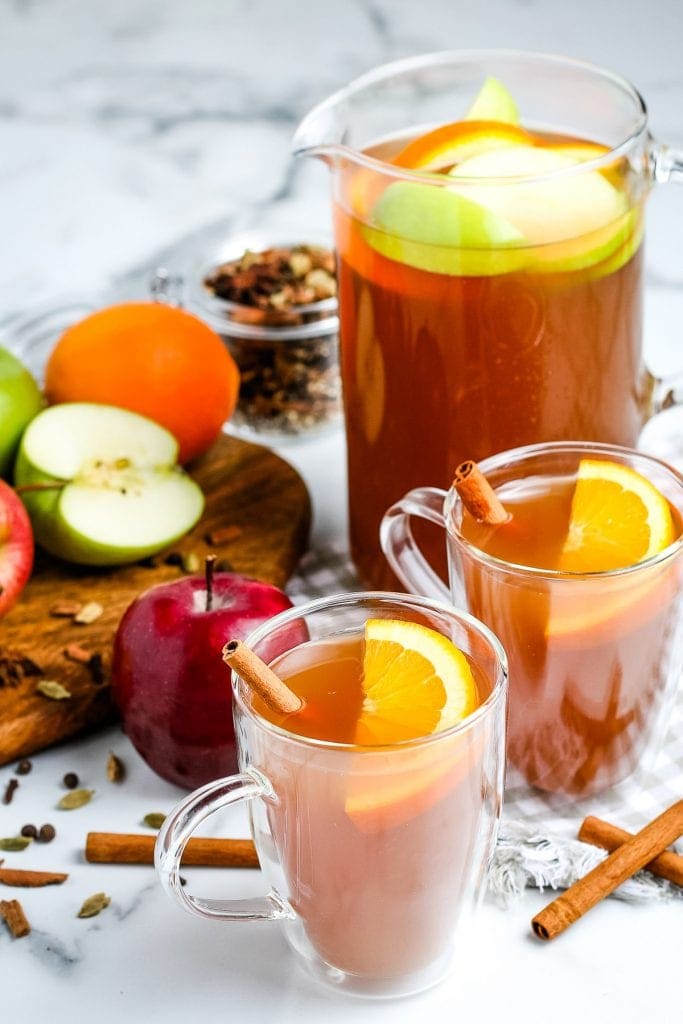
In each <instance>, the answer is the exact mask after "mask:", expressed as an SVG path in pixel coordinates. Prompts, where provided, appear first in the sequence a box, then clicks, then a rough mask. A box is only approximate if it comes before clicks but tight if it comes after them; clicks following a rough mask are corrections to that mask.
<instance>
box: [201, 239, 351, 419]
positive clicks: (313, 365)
mask: <svg viewBox="0 0 683 1024" xmlns="http://www.w3.org/2000/svg"><path fill="white" fill-rule="evenodd" d="M204 286H205V288H206V289H207V290H208V291H209V292H210V293H211V294H212V295H213V296H214V297H215V298H216V299H219V300H222V301H224V302H225V304H226V305H225V310H224V313H225V322H224V324H223V326H222V327H221V328H220V329H221V333H222V335H223V337H224V339H225V341H226V343H227V344H228V346H229V348H230V351H231V354H232V355H233V357H234V359H235V361H236V362H237V364H238V366H239V368H240V374H241V385H240V395H239V401H238V406H237V410H236V413H235V415H234V416H233V423H234V424H235V425H236V426H237V427H238V428H239V427H240V426H241V427H244V428H247V429H248V430H250V431H254V432H256V433H273V434H283V435H296V434H300V433H303V432H304V431H308V430H312V429H315V428H318V427H321V426H323V425H325V424H327V423H329V422H331V421H333V420H335V419H337V418H338V416H339V412H340V380H339V365H338V345H339V341H338V324H337V319H336V295H337V281H336V276H335V259H334V254H333V253H332V252H331V251H330V250H329V249H324V248H321V247H319V246H313V245H293V246H279V247H274V248H270V249H265V250H262V251H260V252H252V251H250V250H247V251H245V252H244V253H243V254H242V255H241V256H240V257H239V259H235V260H231V261H229V262H226V263H222V264H220V265H219V266H217V267H215V268H214V269H213V270H212V271H211V272H210V273H209V274H208V275H207V276H206V277H205V278H204ZM316 324H317V325H318V326H317V327H316V326H315V325H316Z"/></svg>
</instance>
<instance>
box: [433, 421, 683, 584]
mask: <svg viewBox="0 0 683 1024" xmlns="http://www.w3.org/2000/svg"><path fill="white" fill-rule="evenodd" d="M560 452H566V453H570V452H575V453H576V454H579V455H580V454H588V455H590V454H597V455H618V456H621V457H622V458H623V457H625V456H627V457H628V458H629V459H630V458H634V459H640V460H642V461H643V462H646V463H649V464H655V465H656V466H658V467H659V468H660V469H661V470H663V471H664V472H665V473H666V474H667V475H668V476H669V477H670V479H671V480H672V481H673V482H674V483H675V484H676V485H677V486H678V487H679V489H680V491H681V500H682V502H683V474H681V473H679V471H678V470H677V469H676V468H675V467H674V466H672V465H670V464H669V463H668V462H665V461H664V460H663V459H660V458H658V457H657V456H656V455H652V454H650V453H649V452H641V451H638V450H637V449H636V448H626V447H623V446H621V445H616V444H605V443H601V442H598V441H547V442H540V443H539V444H529V445H523V446H521V447H519V448H509V449H507V451H504V452H498V453H497V454H496V455H490V456H489V457H488V458H487V459H483V460H482V461H481V462H480V463H479V464H478V465H479V468H480V470H481V471H482V473H483V474H484V476H486V475H487V474H488V473H490V472H491V471H493V470H495V469H499V468H501V466H507V465H509V466H514V465H518V464H519V463H521V462H523V461H524V460H525V459H528V458H534V457H536V456H542V455H552V454H553V453H560ZM458 507H462V501H461V499H460V496H459V495H458V492H457V491H456V490H455V488H454V487H450V488H449V490H448V491H447V492H446V496H445V498H444V503H443V515H444V520H445V525H446V532H447V534H448V536H449V537H452V538H453V539H454V540H455V541H456V543H457V544H458V545H459V546H460V547H461V548H464V549H465V550H466V551H467V552H468V554H469V555H470V556H471V557H472V558H474V559H476V561H478V562H479V563H481V564H482V565H486V566H488V567H489V568H491V569H496V570H498V571H500V572H506V573H508V574H510V575H515V576H526V577H529V578H534V579H547V580H599V579H613V578H617V577H620V576H629V575H634V574H636V573H638V572H640V571H642V570H647V569H653V568H655V567H656V566H658V565H659V564H660V563H664V562H666V561H668V560H669V559H673V558H675V557H676V556H678V555H679V554H680V553H681V551H683V533H680V534H679V535H678V537H676V539H675V540H674V541H672V543H671V544H669V545H667V547H665V548H663V549H662V551H659V552H657V554H655V555H651V556H650V558H646V559H643V561H642V562H635V563H634V564H633V565H626V566H623V567H622V568H620V569H600V570H597V571H595V572H570V571H568V570H566V569H543V568H539V567H538V566H533V565H522V564H519V563H517V562H508V561H506V560H505V559H503V558H497V557H496V556H495V555H490V554H488V552H486V551H483V550H482V548H480V547H477V545H476V544H473V543H472V542H471V541H469V540H468V539H467V538H466V537H464V536H463V534H462V533H461V532H460V530H459V528H458V527H457V526H456V525H455V523H454V522H453V520H454V514H453V513H454V511H455V509H456V508H458Z"/></svg>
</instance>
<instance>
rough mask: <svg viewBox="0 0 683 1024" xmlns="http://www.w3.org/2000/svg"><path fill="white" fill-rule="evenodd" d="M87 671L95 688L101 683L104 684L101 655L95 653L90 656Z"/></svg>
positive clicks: (104, 676)
mask: <svg viewBox="0 0 683 1024" xmlns="http://www.w3.org/2000/svg"><path fill="white" fill-rule="evenodd" d="M88 671H89V672H90V677H91V679H92V681H93V683H94V684H95V686H101V685H102V683H104V682H105V680H106V675H105V672H104V662H103V660H102V655H101V654H99V653H97V652H96V653H95V654H92V655H91V656H90V661H89V662H88Z"/></svg>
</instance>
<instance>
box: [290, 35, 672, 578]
mask: <svg viewBox="0 0 683 1024" xmlns="http://www.w3.org/2000/svg"><path fill="white" fill-rule="evenodd" d="M490 76H491V77H493V78H494V79H495V80H497V82H500V83H503V85H504V87H505V89H506V90H507V91H508V93H509V95H510V97H512V98H514V101H515V102H516V104H517V106H518V108H519V111H520V114H521V122H519V121H517V118H516V116H515V113H514V103H513V104H510V103H509V102H507V105H506V102H504V103H503V107H504V108H505V109H502V108H501V110H500V111H499V110H497V109H496V104H497V102H499V100H498V101H497V100H496V99H494V100H493V104H492V103H491V102H490V98H489V100H487V101H486V102H485V103H484V104H483V105H482V103H481V102H480V103H479V104H478V105H477V106H476V107H475V109H474V110H472V113H471V115H470V117H469V118H467V119H466V120H462V119H463V118H466V114H467V111H468V108H471V105H472V102H473V100H474V98H475V96H477V94H478V93H479V90H480V89H481V86H482V83H484V82H485V81H486V80H487V79H488V78H489V77H490ZM493 92H494V93H496V92H498V94H499V95H500V90H499V89H498V87H497V84H495V85H494V87H493ZM493 121H495V122H496V123H492V122H493ZM453 122H458V123H457V124H453ZM501 122H503V123H501ZM444 125H445V126H446V127H445V128H442V130H441V132H438V131H435V129H436V128H438V127H439V126H444ZM429 132H432V133H433V134H431V135H429V136H428V137H427V138H425V136H426V134H427V133H429ZM294 148H295V151H296V153H297V154H298V155H301V154H306V155H309V156H317V157H320V158H321V159H323V160H324V161H325V162H326V163H327V164H328V166H329V167H330V169H331V170H332V172H333V174H332V202H333V207H334V223H335V237H336V246H337V251H338V261H339V288H340V315H341V338H342V379H343V390H344V403H345V416H346V429H347V443H348V470H349V508H350V533H351V551H352V555H353V558H354V561H355V563H356V566H357V568H358V570H359V572H360V574H361V576H362V578H363V579H364V580H365V582H366V583H371V584H372V585H374V586H377V587H385V588H387V587H391V586H393V585H394V584H395V579H394V577H393V576H392V573H391V571H390V569H389V567H388V565H387V563H386V561H385V560H384V557H383V555H382V553H381V551H380V547H379V525H380V521H381V519H382V515H383V514H384V511H385V510H386V509H387V508H388V507H389V506H390V505H392V504H393V503H394V502H396V501H397V500H398V499H399V498H400V497H401V496H402V495H403V494H405V493H406V492H407V491H409V490H411V489H413V488H415V487H417V486H420V485H424V484H430V485H436V486H441V487H448V485H449V484H450V482H451V476H452V472H453V469H454V467H455V466H456V465H457V464H458V463H459V462H460V461H461V460H463V459H465V458H474V459H477V460H480V459H483V458H486V457H488V456H490V455H491V454H494V453H496V452H499V451H503V450H504V449H507V448H512V447H517V446H520V445H526V444H531V443H535V442H540V441H556V440H567V439H568V440H587V441H602V442H609V443H613V444H621V445H627V446H633V445H634V444H635V442H636V441H637V438H638V435H639V433H640V431H641V429H642V427H643V424H644V423H645V421H646V420H647V419H648V418H649V417H650V416H651V415H652V414H653V413H654V412H656V411H658V410H659V409H662V408H665V407H666V406H667V405H669V404H671V403H672V401H673V400H674V396H675V397H678V390H677V389H678V388H679V385H678V384H677V385H676V388H674V386H673V385H672V384H671V383H670V382H669V384H665V383H664V382H658V381H655V380H654V378H653V377H652V376H651V375H650V374H649V373H648V371H647V370H646V368H645V366H644V363H643V359H642V293H643V246H642V238H643V214H644V204H645V200H646V198H647V196H648V193H649V192H650V189H651V188H652V186H653V184H654V183H655V182H658V181H659V182H663V181H668V180H675V179H679V180H682V179H683V160H682V159H681V157H680V155H677V154H675V153H673V152H672V151H671V150H669V149H667V148H666V147H663V146H658V145H655V144H654V143H653V141H652V139H651V137H650V135H649V133H648V129H647V112H646V108H645V105H644V103H643V100H642V98H641V97H640V95H639V94H638V92H637V91H636V89H635V88H634V87H633V86H631V85H630V84H629V83H628V82H626V81H625V80H624V79H622V78H620V77H619V76H617V75H615V74H612V73H611V72H609V71H604V70H601V69H600V68H597V67H594V66H592V65H589V64H585V63H582V62H579V61H574V60H569V59H566V58H562V57H554V56H545V55H542V54H531V53H515V52H507V51H488V52H481V51H471V52H467V51H462V52H450V53H437V54H431V55H427V56H421V57H415V58H411V59H408V60H402V61H398V62H396V63H393V64H389V65H386V66H384V67H381V68H378V69H377V70H375V71H372V72H370V73H369V74H367V75H364V76H363V77H362V78H359V79H357V80H356V81H355V82H353V83H352V84H351V85H349V86H348V87H347V88H345V89H342V90H341V91H340V92H338V93H336V94H335V95H333V96H331V97H330V98H329V99H327V100H326V101H325V102H323V103H321V104H320V105H319V106H318V107H316V108H315V109H314V110H313V111H312V112H311V113H310V114H309V115H308V116H307V117H306V118H305V120H304V121H303V122H302V124H301V125H300V127H299V129H298V131H297V134H296V137H295V141H294ZM439 160H440V161H441V165H440V164H439ZM421 539H422V544H423V547H424V548H425V549H426V551H427V553H428V555H429V558H430V561H431V562H432V564H433V565H434V566H436V567H437V568H439V567H442V561H443V551H442V548H443V544H442V541H441V538H440V537H438V536H436V535H434V536H431V535H424V536H423V537H422V538H421Z"/></svg>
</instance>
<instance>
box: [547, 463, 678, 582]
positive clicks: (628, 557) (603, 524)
mask: <svg viewBox="0 0 683 1024" xmlns="http://www.w3.org/2000/svg"><path fill="white" fill-rule="evenodd" d="M675 535H676V531H675V529H674V522H673V517H672V514H671V508H670V506H669V503H668V501H667V500H666V498H665V497H664V495H663V494H661V492H660V491H658V490H657V488H656V487H655V486H654V484H651V483H650V481H649V480H646V479H645V477H644V476H641V474H640V473H637V472H636V471H635V470H633V469H630V468H629V467H628V466H623V465H621V464H620V463H617V462H609V461H607V460H601V459H582V460H581V462H580V464H579V471H578V475H577V482H576V488H575V490H574V496H573V498H572V506H571V512H570V519H569V530H568V532H567V538H566V540H565V543H564V547H563V549H562V555H561V557H560V564H559V568H560V569H561V570H562V571H564V572H603V571H607V570H609V569H622V568H626V567H627V566H630V565H636V564H637V563H638V562H642V561H644V559H646V558H651V557H652V556H653V555H656V554H658V553H659V552H660V551H663V550H664V548H666V547H668V546H669V544H671V543H672V542H673V540H674V538H675Z"/></svg>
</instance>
